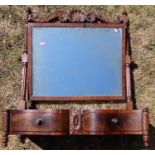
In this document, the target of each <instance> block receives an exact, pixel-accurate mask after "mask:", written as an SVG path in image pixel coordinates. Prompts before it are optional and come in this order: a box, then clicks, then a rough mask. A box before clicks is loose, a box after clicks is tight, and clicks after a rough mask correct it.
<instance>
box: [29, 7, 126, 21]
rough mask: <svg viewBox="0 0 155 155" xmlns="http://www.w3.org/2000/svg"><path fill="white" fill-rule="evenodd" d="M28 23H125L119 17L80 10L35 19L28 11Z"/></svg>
mask: <svg viewBox="0 0 155 155" xmlns="http://www.w3.org/2000/svg"><path fill="white" fill-rule="evenodd" d="M27 21H28V22H39V23H49V22H61V23H64V22H71V23H84V22H88V23H123V22H124V20H123V17H121V16H117V17H116V18H115V19H110V18H108V17H106V16H104V15H98V14H95V13H92V14H84V13H82V12H81V11H79V10H74V11H71V12H67V11H66V12H65V11H54V12H53V13H52V14H51V15H49V16H47V17H34V16H33V13H32V11H31V10H30V9H28V10H27Z"/></svg>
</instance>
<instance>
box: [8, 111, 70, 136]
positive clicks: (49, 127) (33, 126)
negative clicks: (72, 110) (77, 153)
mask: <svg viewBox="0 0 155 155" xmlns="http://www.w3.org/2000/svg"><path fill="white" fill-rule="evenodd" d="M68 130H69V111H67V110H44V111H41V110H12V111H10V132H11V133H21V134H45V135H46V134H48V135H50V134H51V135H52V134H53V135H61V134H68Z"/></svg>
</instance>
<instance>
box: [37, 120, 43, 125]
mask: <svg viewBox="0 0 155 155" xmlns="http://www.w3.org/2000/svg"><path fill="white" fill-rule="evenodd" d="M42 123H43V120H42V119H40V118H39V119H37V120H36V121H35V124H36V125H42Z"/></svg>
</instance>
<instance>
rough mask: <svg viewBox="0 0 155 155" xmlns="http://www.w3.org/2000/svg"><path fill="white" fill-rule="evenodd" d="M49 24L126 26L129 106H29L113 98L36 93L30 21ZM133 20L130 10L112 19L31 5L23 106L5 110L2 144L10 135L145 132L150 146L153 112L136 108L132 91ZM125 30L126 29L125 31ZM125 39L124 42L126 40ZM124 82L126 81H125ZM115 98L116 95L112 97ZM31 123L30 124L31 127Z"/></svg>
mask: <svg viewBox="0 0 155 155" xmlns="http://www.w3.org/2000/svg"><path fill="white" fill-rule="evenodd" d="M31 23H32V24H36V23H37V24H39V25H40V24H41V23H44V24H47V25H48V24H49V23H54V24H55V25H56V26H60V24H62V25H63V23H64V25H65V24H66V23H67V24H70V25H71V27H74V25H80V24H83V26H82V27H85V26H87V25H91V24H95V25H100V24H101V25H104V26H105V27H112V28H115V27H118V28H120V25H121V26H122V27H123V28H125V33H124V35H123V36H124V37H125V38H124V39H125V44H123V48H124V49H125V54H124V56H125V60H123V61H124V62H125V63H124V64H123V68H125V69H124V74H123V76H122V78H123V79H124V81H125V84H124V85H123V88H122V90H123V92H124V94H125V95H124V96H125V101H124V102H125V104H126V110H108V109H106V110H101V109H100V110H76V109H75V110H37V109H29V108H28V107H29V106H28V105H27V104H28V102H32V104H33V102H34V101H40V99H41V101H44V100H45V101H53V100H62V101H63V100H66V101H67V100H80V101H82V100H102V101H104V99H105V100H106V101H110V99H109V98H102V97H83V98H79V97H77V98H72V97H71V98H69V97H68V98H67V97H66V98H61V97H60V98H47V97H42V98H40V97H38V98H37V97H36V98H35V99H34V97H33V96H32V92H31V91H32V90H31V89H32V86H31V85H30V83H32V81H31V79H30V78H31V76H32V73H31V72H30V70H32V66H31V64H32V60H31V59H32V56H31V53H32V51H31V53H30V45H29V43H30V41H31V40H32V39H31V37H30V36H29V33H30V32H28V31H29V30H28V27H29V26H28V25H29V24H31ZM128 29H129V21H128V17H127V13H126V12H123V14H122V16H121V17H120V16H119V17H117V18H116V19H109V18H107V17H105V16H103V15H97V14H88V15H86V14H83V13H82V12H80V11H77V10H75V11H71V12H62V11H55V12H54V13H52V14H51V15H50V16H48V17H42V18H38V17H34V16H33V13H32V11H31V10H30V9H28V10H27V20H26V23H25V42H24V50H23V55H22V85H21V102H20V104H19V110H9V109H6V110H3V112H2V145H3V146H7V142H8V135H11V134H12V135H21V136H26V135H52V136H57V135H119V134H121V135H128V134H133V135H142V136H143V141H144V146H145V147H148V146H149V113H148V109H147V108H145V109H143V110H135V109H134V107H133V101H132V95H131V94H132V93H131V90H132V89H131V87H132V86H131V85H132V84H131V63H132V61H131V52H130V40H129V38H130V37H129V31H128ZM123 32H124V31H123ZM123 43H124V42H123ZM123 83H124V82H123ZM111 100H112V101H115V98H111ZM27 125H28V126H29V128H27Z"/></svg>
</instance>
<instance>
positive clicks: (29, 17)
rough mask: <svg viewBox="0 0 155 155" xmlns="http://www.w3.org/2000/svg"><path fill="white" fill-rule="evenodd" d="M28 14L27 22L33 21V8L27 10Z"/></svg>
mask: <svg viewBox="0 0 155 155" xmlns="http://www.w3.org/2000/svg"><path fill="white" fill-rule="evenodd" d="M26 13H27V21H31V19H32V15H33V13H32V10H31V8H28V9H27V10H26Z"/></svg>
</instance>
